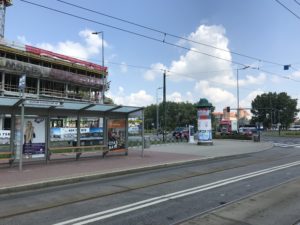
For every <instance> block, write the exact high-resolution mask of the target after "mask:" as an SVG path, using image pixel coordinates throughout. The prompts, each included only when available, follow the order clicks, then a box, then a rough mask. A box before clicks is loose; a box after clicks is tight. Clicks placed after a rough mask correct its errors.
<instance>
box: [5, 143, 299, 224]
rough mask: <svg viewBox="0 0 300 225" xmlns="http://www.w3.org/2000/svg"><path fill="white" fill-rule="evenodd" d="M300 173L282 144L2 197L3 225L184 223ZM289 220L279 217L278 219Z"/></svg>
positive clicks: (294, 150)
mask: <svg viewBox="0 0 300 225" xmlns="http://www.w3.org/2000/svg"><path fill="white" fill-rule="evenodd" d="M276 141H277V140H276ZM277 143H279V142H277ZM289 144H290V145H291V144H292V140H289ZM296 144H297V143H296ZM299 168H300V149H299V148H298V147H296V146H294V145H292V146H289V147H282V146H279V145H278V146H277V147H274V148H273V149H271V150H267V151H263V152H259V153H253V154H247V155H240V156H233V157H227V158H222V159H218V160H209V161H203V162H200V163H193V164H187V165H182V166H176V167H170V168H165V169H157V170H153V171H147V172H140V173H136V174H131V175H127V176H119V177H113V178H106V179H101V180H97V181H90V182H84V183H79V184H74V185H65V186H59V187H52V188H47V189H41V190H35V191H28V192H20V193H12V194H6V195H0V225H10V224H15V225H22V224H111V225H112V224H118V225H119V224H122V225H126V224H151V225H152V224H178V223H181V222H183V221H186V220H187V219H189V218H194V217H195V216H198V215H202V214H204V213H206V212H210V211H211V210H213V209H216V208H219V207H221V206H223V205H228V204H229V203H231V202H236V201H238V200H240V199H243V198H245V197H247V196H252V195H254V194H257V193H260V192H262V191H264V190H268V189H270V188H272V187H277V186H278V185H279V184H282V183H285V182H287V181H289V180H293V179H296V178H299V177H300V170H299ZM276 197H278V196H274V198H276ZM283 216H284V215H280V214H278V213H277V214H276V215H273V219H276V217H283ZM292 219H293V221H296V219H297V218H292ZM298 219H299V218H298ZM269 221H270V224H274V223H272V221H271V219H270V220H269ZM264 224H265V223H264ZM289 224H291V223H289ZM265 225H267V224H265Z"/></svg>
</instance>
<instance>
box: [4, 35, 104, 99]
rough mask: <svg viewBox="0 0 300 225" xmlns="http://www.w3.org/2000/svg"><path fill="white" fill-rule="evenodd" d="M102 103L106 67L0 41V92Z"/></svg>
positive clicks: (40, 97)
mask: <svg viewBox="0 0 300 225" xmlns="http://www.w3.org/2000/svg"><path fill="white" fill-rule="evenodd" d="M23 75H26V86H25V89H24V91H25V94H26V98H33V99H59V100H64V99H68V100H76V101H90V102H98V103H104V98H103V96H104V95H103V92H105V91H106V90H107V85H106V77H107V67H102V66H100V65H97V64H94V63H90V62H86V61H83V60H79V59H76V58H73V57H69V56H65V55H62V54H57V53H54V52H51V51H47V50H44V49H40V48H36V47H32V46H28V45H25V46H20V45H19V46H15V45H13V44H9V43H7V42H5V41H3V39H2V41H1V42H0V95H1V96H19V95H20V93H19V81H20V77H21V76H23Z"/></svg>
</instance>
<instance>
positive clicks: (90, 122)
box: [50, 117, 104, 146]
mask: <svg viewBox="0 0 300 225" xmlns="http://www.w3.org/2000/svg"><path fill="white" fill-rule="evenodd" d="M103 136H104V135H103V118H101V117H81V118H80V145H84V146H88V145H103V144H104V139H103ZM50 146H77V117H66V118H60V117H52V118H50Z"/></svg>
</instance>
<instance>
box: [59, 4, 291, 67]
mask: <svg viewBox="0 0 300 225" xmlns="http://www.w3.org/2000/svg"><path fill="white" fill-rule="evenodd" d="M57 1H59V2H61V3H64V4H66V5H70V6H73V7H76V8H79V9H83V10H86V11H88V12H92V13H95V14H99V15H102V16H105V17H109V18H111V19H115V20H119V21H122V22H124V23H128V24H131V25H134V26H138V27H141V28H144V29H147V30H151V31H154V32H157V33H160V34H162V35H164V40H165V36H170V37H174V38H178V39H181V40H185V41H188V42H192V43H195V44H199V45H203V46H206V47H210V48H214V49H217V50H220V51H224V52H228V53H231V54H235V55H238V56H242V57H245V58H248V59H253V60H257V61H260V62H265V63H269V64H274V65H277V66H283V64H280V63H276V62H272V61H268V60H265V59H259V58H257V57H253V56H249V55H246V54H242V53H238V52H234V51H229V50H226V49H223V48H218V47H216V46H213V45H209V44H206V43H203V42H198V41H194V40H191V39H188V38H184V37H180V36H178V35H175V34H171V33H167V32H164V31H161V30H158V29H155V28H151V27H149V26H144V25H141V24H138V23H135V22H132V21H128V20H125V19H121V18H119V17H115V16H111V15H108V14H106V13H102V12H99V11H95V10H92V9H89V8H86V7H83V6H80V5H76V4H73V3H70V2H66V1H63V0H57ZM295 1H296V0H295Z"/></svg>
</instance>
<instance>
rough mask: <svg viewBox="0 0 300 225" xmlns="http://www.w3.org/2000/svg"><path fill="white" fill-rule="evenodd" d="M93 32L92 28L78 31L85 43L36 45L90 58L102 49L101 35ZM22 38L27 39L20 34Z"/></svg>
mask: <svg viewBox="0 0 300 225" xmlns="http://www.w3.org/2000/svg"><path fill="white" fill-rule="evenodd" d="M92 32H93V31H92V30H90V29H85V30H82V31H80V32H79V33H78V35H79V37H80V38H81V39H82V40H83V43H81V42H74V41H69V40H67V41H64V42H59V43H57V44H51V43H38V44H36V46H37V47H39V48H43V49H46V50H49V51H53V52H57V53H61V54H64V55H68V56H71V57H75V58H79V59H83V60H88V59H89V58H90V57H92V56H94V55H97V54H99V53H100V52H101V50H102V38H101V35H94V34H92ZM22 39H23V40H24V41H26V38H25V37H22V36H20V38H19V40H22ZM103 45H104V48H107V47H109V45H108V44H107V42H106V41H104V42H103Z"/></svg>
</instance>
